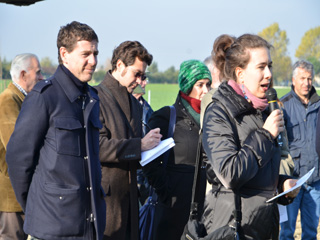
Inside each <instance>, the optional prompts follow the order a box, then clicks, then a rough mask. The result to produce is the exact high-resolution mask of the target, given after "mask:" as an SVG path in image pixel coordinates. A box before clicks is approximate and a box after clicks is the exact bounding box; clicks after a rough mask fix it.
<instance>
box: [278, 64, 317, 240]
mask: <svg viewBox="0 0 320 240" xmlns="http://www.w3.org/2000/svg"><path fill="white" fill-rule="evenodd" d="M313 77H314V70H313V65H312V64H311V63H309V62H307V61H303V60H301V61H298V62H296V63H295V64H294V65H293V76H292V90H291V92H289V93H288V94H287V95H285V96H284V97H283V98H281V101H282V102H283V104H284V110H283V111H284V119H285V123H286V129H287V134H288V141H289V148H290V154H291V156H292V159H293V161H294V173H293V175H294V176H296V177H302V176H303V175H305V174H306V173H307V172H308V171H309V170H311V169H312V168H313V167H315V170H314V172H313V174H312V176H311V177H310V178H309V179H308V181H307V182H306V184H304V185H303V186H302V187H301V190H300V192H299V194H298V195H297V197H296V198H295V199H294V201H293V202H292V203H291V204H290V205H288V206H287V213H288V221H286V222H284V223H282V224H281V232H280V239H281V240H284V239H286V240H288V239H292V240H293V239H294V236H293V235H294V231H295V226H296V219H297V215H298V210H299V209H300V212H301V225H302V239H316V238H317V226H318V223H319V215H320V190H319V189H320V172H319V157H318V155H317V152H316V145H315V143H316V122H317V118H318V111H319V108H320V97H319V96H318V94H317V92H316V90H315V88H314V87H313V86H312V81H313Z"/></svg>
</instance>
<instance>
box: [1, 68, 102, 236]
mask: <svg viewBox="0 0 320 240" xmlns="http://www.w3.org/2000/svg"><path fill="white" fill-rule="evenodd" d="M86 96H87V97H82V92H81V91H80V90H79V89H78V88H77V87H76V85H75V84H74V82H73V81H72V80H71V79H70V77H69V76H67V75H66V73H65V72H64V71H63V70H62V67H61V66H59V67H58V69H57V71H56V72H55V74H54V75H53V76H52V77H51V78H49V79H48V80H43V81H40V82H39V83H37V84H36V85H35V87H34V88H33V90H32V91H31V92H30V93H29V94H28V96H27V97H26V99H25V101H24V102H23V104H22V108H21V112H20V114H19V117H18V119H17V122H16V126H15V130H14V132H13V134H12V136H11V138H10V141H9V143H8V146H7V155H6V161H7V163H8V168H9V176H10V180H11V182H12V186H13V189H14V191H15V194H16V197H17V200H18V202H19V203H20V205H21V207H22V209H23V211H24V212H25V222H24V231H25V232H26V233H27V234H29V235H32V236H35V237H37V238H40V239H46V240H58V239H71V238H72V239H75V240H76V239H79V240H80V239H88V236H90V235H92V233H91V234H90V233H88V226H89V225H92V223H91V222H90V220H93V222H94V225H95V228H96V239H102V236H103V231H104V228H105V223H106V222H105V211H106V207H105V202H104V199H103V198H104V192H103V190H102V188H101V167H100V161H99V128H100V127H101V123H100V121H99V98H98V95H97V93H96V91H95V90H94V89H93V88H91V87H88V90H87V92H86ZM84 101H85V102H84ZM91 213H93V216H92V215H91Z"/></svg>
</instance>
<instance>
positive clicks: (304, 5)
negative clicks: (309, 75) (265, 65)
mask: <svg viewBox="0 0 320 240" xmlns="http://www.w3.org/2000/svg"><path fill="white" fill-rule="evenodd" d="M73 20H77V21H80V22H83V23H87V24H88V25H90V26H91V27H92V28H93V29H94V30H95V31H96V33H97V34H98V37H99V52H100V53H99V57H98V61H99V65H100V64H103V65H104V64H105V62H106V60H107V58H110V57H111V56H112V50H113V49H114V48H115V47H116V46H117V45H119V44H120V43H121V42H123V41H126V40H138V41H140V42H141V43H142V44H143V45H144V46H145V47H146V48H147V49H148V50H149V52H150V53H151V54H152V55H153V56H154V61H156V62H157V63H158V67H159V69H160V70H165V69H167V68H168V67H170V66H175V68H176V69H178V68H179V65H180V63H181V62H182V61H184V60H188V59H199V60H204V58H206V57H207V56H209V55H210V53H211V50H212V45H213V42H214V40H215V38H216V37H217V36H219V35H221V34H224V33H227V34H232V35H235V36H239V35H241V34H243V33H258V32H260V31H262V30H263V29H264V28H266V27H268V26H270V25H271V24H272V23H275V22H277V23H279V26H280V29H281V30H285V31H286V32H287V36H288V38H289V45H288V50H289V54H290V56H291V58H292V60H293V61H295V60H296V59H295V57H294V55H295V50H296V49H297V47H298V46H299V44H300V41H301V38H302V37H303V35H304V33H305V32H306V31H308V30H309V29H311V28H314V27H317V26H320V1H319V0H303V1H302V0H242V1H239V0H221V1H216V0H191V1H190V0H161V1H158V0H118V1H115V0H113V1H107V0H45V1H43V2H38V3H36V4H33V5H30V6H28V7H18V6H14V5H8V4H4V3H0V55H1V58H4V57H5V58H6V59H7V60H12V59H13V58H14V56H15V55H17V54H20V53H24V52H31V53H35V54H36V55H38V56H39V58H40V59H41V58H43V57H46V56H48V57H50V58H51V59H52V60H53V61H54V63H58V61H57V47H56V38H57V33H58V31H59V28H60V26H63V25H65V24H67V23H69V22H71V21H73Z"/></svg>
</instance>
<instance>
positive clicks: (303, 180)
mask: <svg viewBox="0 0 320 240" xmlns="http://www.w3.org/2000/svg"><path fill="white" fill-rule="evenodd" d="M313 171H314V168H312V169H311V170H310V171H309V172H307V173H306V174H305V175H304V176H303V177H301V178H300V179H299V180H298V181H297V183H296V185H295V186H293V187H292V188H290V189H288V190H287V191H284V192H282V193H280V194H278V195H277V196H275V197H273V198H270V199H269V200H268V201H267V202H271V201H273V200H274V199H276V198H278V197H281V196H283V195H285V194H287V193H288V192H291V191H293V190H295V189H297V188H298V187H301V186H302V184H304V183H305V182H306V181H307V180H308V179H309V177H310V176H311V175H312V173H313Z"/></svg>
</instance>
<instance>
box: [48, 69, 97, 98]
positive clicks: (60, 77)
mask: <svg viewBox="0 0 320 240" xmlns="http://www.w3.org/2000/svg"><path fill="white" fill-rule="evenodd" d="M54 77H55V79H56V81H57V82H58V83H59V85H60V86H61V88H62V89H63V91H64V92H65V94H66V96H67V97H68V98H69V100H70V102H74V101H76V100H77V99H78V97H79V96H81V95H82V94H83V93H82V92H81V91H80V90H79V88H78V87H77V86H76V85H75V83H74V82H73V81H72V79H71V78H70V77H69V76H68V75H67V74H66V73H65V72H64V71H63V70H62V68H61V66H59V67H58V68H57V70H56V72H55V74H54ZM87 89H88V93H89V95H90V97H93V98H94V99H98V97H97V95H96V94H95V93H94V92H93V90H92V88H91V87H89V86H88V88H87Z"/></svg>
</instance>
